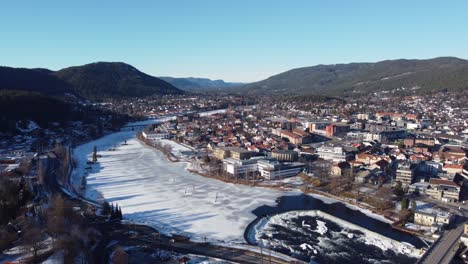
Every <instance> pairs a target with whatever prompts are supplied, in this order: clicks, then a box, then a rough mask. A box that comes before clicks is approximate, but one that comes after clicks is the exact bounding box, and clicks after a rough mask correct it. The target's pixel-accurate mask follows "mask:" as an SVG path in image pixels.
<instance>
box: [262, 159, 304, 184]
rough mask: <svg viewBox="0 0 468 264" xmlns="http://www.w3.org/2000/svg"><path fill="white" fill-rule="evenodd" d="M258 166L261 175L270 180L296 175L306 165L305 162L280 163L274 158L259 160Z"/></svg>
mask: <svg viewBox="0 0 468 264" xmlns="http://www.w3.org/2000/svg"><path fill="white" fill-rule="evenodd" d="M257 166H258V172H259V173H260V176H262V177H263V178H265V179H268V180H276V179H283V178H288V177H293V176H296V175H297V174H299V173H300V172H301V171H302V170H303V169H304V167H305V165H304V164H303V163H299V162H293V163H280V162H278V161H277V160H274V159H261V160H258V161H257Z"/></svg>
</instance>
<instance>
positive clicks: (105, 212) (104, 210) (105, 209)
mask: <svg viewBox="0 0 468 264" xmlns="http://www.w3.org/2000/svg"><path fill="white" fill-rule="evenodd" d="M110 212H111V206H110V205H109V203H108V202H107V201H106V202H104V203H103V204H102V214H103V215H109V214H110Z"/></svg>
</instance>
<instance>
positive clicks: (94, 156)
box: [93, 145, 97, 162]
mask: <svg viewBox="0 0 468 264" xmlns="http://www.w3.org/2000/svg"><path fill="white" fill-rule="evenodd" d="M93 162H97V146H96V145H94V147H93Z"/></svg>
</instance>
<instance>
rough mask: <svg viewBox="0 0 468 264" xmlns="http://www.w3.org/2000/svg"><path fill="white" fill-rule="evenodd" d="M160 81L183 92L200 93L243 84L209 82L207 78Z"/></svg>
mask: <svg viewBox="0 0 468 264" xmlns="http://www.w3.org/2000/svg"><path fill="white" fill-rule="evenodd" d="M159 78H160V79H162V80H164V81H166V82H168V83H170V84H172V85H174V86H175V87H177V88H179V89H182V90H185V91H200V90H213V89H214V90H216V89H222V88H226V87H233V86H239V85H242V84H243V83H233V82H225V81H223V80H211V79H207V78H194V77H187V78H174V77H159Z"/></svg>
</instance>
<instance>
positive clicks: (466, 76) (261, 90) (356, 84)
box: [231, 57, 468, 96]
mask: <svg viewBox="0 0 468 264" xmlns="http://www.w3.org/2000/svg"><path fill="white" fill-rule="evenodd" d="M401 87H405V88H415V87H416V88H417V89H423V90H425V91H432V90H442V89H449V90H463V89H467V87H468V61H467V60H463V59H459V58H455V57H438V58H433V59H423V60H412V59H397V60H385V61H380V62H374V63H372V62H364V63H342V64H329V65H323V64H319V65H316V66H309V67H301V68H295V69H291V70H288V71H285V72H282V73H279V74H276V75H273V76H270V77H269V78H267V79H265V80H262V81H259V82H255V83H250V84H246V85H243V86H239V87H235V88H234V89H232V90H231V92H237V93H249V94H269V93H271V92H276V93H277V94H297V95H308V94H321V95H332V96H337V95H338V96H342V95H349V94H353V93H357V94H360V93H368V92H375V91H388V90H392V89H398V88H401Z"/></svg>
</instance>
